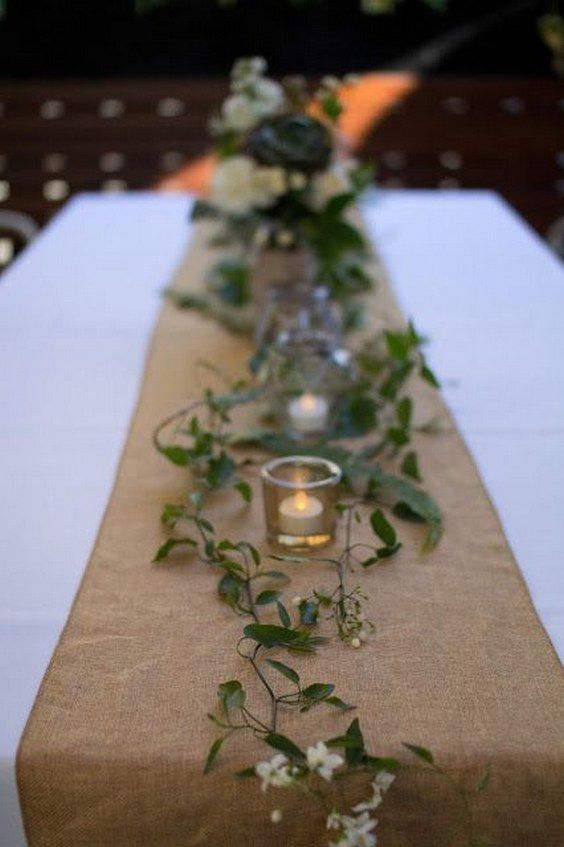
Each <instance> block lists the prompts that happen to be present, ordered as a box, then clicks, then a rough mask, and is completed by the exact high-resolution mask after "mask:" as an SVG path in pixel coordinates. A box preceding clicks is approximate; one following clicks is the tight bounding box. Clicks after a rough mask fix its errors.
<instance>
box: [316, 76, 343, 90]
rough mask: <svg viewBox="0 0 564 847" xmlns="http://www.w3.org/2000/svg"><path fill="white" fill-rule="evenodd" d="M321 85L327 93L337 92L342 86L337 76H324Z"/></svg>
mask: <svg viewBox="0 0 564 847" xmlns="http://www.w3.org/2000/svg"><path fill="white" fill-rule="evenodd" d="M321 85H322V86H323V88H325V89H326V90H327V91H337V89H338V88H339V87H340V85H341V82H340V80H339V79H337V77H336V76H324V77H323V79H322V80H321Z"/></svg>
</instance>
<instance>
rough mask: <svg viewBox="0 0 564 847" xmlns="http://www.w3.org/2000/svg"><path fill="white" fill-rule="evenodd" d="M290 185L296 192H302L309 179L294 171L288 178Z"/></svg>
mask: <svg viewBox="0 0 564 847" xmlns="http://www.w3.org/2000/svg"><path fill="white" fill-rule="evenodd" d="M288 184H289V186H290V188H292V189H293V190H294V191H301V190H302V188H305V187H306V185H307V179H306V178H305V176H304V175H303V174H302V173H300V171H293V172H292V173H291V174H290V175H289V176H288Z"/></svg>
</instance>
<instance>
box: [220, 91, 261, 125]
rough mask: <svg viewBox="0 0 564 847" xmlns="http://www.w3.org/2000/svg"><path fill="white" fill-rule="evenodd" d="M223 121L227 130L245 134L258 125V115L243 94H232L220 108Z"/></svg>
mask: <svg viewBox="0 0 564 847" xmlns="http://www.w3.org/2000/svg"><path fill="white" fill-rule="evenodd" d="M221 111H222V114H223V120H224V122H225V125H226V126H227V127H228V128H229V129H235V130H237V132H246V131H247V130H249V129H251V127H253V126H254V125H255V124H256V123H258V119H259V114H258V112H257V110H256V109H255V108H254V105H253V103H252V102H251V100H249V98H248V97H245V96H244V94H232V95H231V97H228V98H227V100H225V102H224V103H223V106H222V108H221Z"/></svg>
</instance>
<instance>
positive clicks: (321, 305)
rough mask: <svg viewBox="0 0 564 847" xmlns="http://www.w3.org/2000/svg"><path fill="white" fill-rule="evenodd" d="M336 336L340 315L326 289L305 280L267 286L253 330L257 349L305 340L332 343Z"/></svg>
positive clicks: (338, 329) (339, 328) (334, 341)
mask: <svg viewBox="0 0 564 847" xmlns="http://www.w3.org/2000/svg"><path fill="white" fill-rule="evenodd" d="M340 337H341V319H340V314H339V311H338V309H337V307H336V306H335V304H334V303H333V302H332V301H331V298H330V295H329V290H328V289H327V288H325V287H323V286H312V285H310V284H309V283H307V282H298V283H293V284H289V283H283V284H282V283H278V284H275V285H271V286H270V288H269V290H268V293H267V296H266V301H265V304H264V308H263V309H262V311H261V314H260V315H259V318H258V321H257V326H256V331H255V342H256V345H257V347H258V348H259V349H261V348H263V347H266V346H269V345H271V344H288V343H292V342H299V341H301V340H307V339H309V340H312V341H315V340H317V341H325V342H327V343H329V342H331V343H333V344H336V343H337V342H338V341H339V339H340Z"/></svg>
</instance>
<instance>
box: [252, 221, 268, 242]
mask: <svg viewBox="0 0 564 847" xmlns="http://www.w3.org/2000/svg"><path fill="white" fill-rule="evenodd" d="M269 238H270V230H269V228H268V227H267V226H259V227H257V229H256V230H255V234H254V236H253V242H254V243H255V244H256V246H257V247H264V245H265V244H266V243H267V241H268V239H269Z"/></svg>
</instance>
